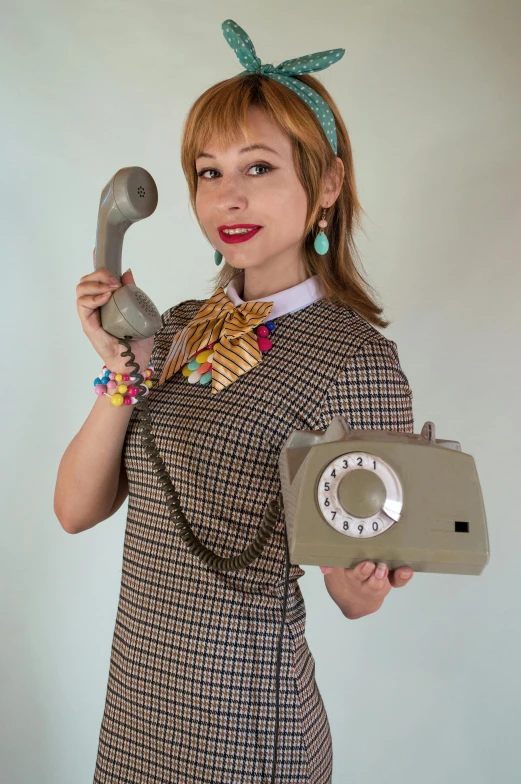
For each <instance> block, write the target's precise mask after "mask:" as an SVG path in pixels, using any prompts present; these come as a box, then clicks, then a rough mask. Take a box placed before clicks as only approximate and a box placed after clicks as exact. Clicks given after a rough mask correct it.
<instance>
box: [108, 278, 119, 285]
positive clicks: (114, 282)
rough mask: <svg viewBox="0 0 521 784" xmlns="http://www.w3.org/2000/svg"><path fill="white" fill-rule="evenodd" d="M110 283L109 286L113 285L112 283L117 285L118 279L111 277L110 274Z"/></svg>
mask: <svg viewBox="0 0 521 784" xmlns="http://www.w3.org/2000/svg"><path fill="white" fill-rule="evenodd" d="M110 285H111V286H114V285H116V286H119V280H116V278H113V277H112V276H111V277H110Z"/></svg>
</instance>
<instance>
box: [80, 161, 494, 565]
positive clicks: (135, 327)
mask: <svg viewBox="0 0 521 784" xmlns="http://www.w3.org/2000/svg"><path fill="white" fill-rule="evenodd" d="M157 201H158V196H157V187H156V184H155V182H154V179H153V178H152V176H151V175H150V174H149V173H148V172H147V171H146V170H145V169H142V168H141V167H139V166H131V167H128V168H124V169H120V170H119V171H118V172H117V173H116V174H115V175H114V176H113V177H112V178H111V179H110V180H109V182H108V183H107V184H106V186H105V187H104V189H103V191H102V193H101V199H100V205H99V213H98V225H97V231H96V253H95V267H96V269H100V268H105V269H108V270H110V272H111V273H112V275H114V277H115V278H117V279H118V280H120V278H121V252H122V245H123V237H124V234H125V232H126V230H127V229H128V227H129V226H130V225H132V224H133V223H135V222H137V221H139V220H142V219H143V218H147V217H149V216H150V215H151V214H152V213H153V212H154V210H155V208H156V206H157ZM101 324H102V327H103V329H104V330H105V331H106V332H108V333H109V334H111V335H114V336H115V337H118V338H119V339H120V342H121V343H122V345H124V346H125V347H126V348H127V352H125V353H123V354H122V356H130V358H131V359H130V361H129V362H127V365H128V366H129V367H133V368H134V372H135V374H136V376H137V377H138V379H139V378H141V379H143V377H142V376H141V375H140V374H139V365H137V363H135V362H134V361H133V359H134V355H133V354H132V351H131V348H130V344H129V342H128V341H129V340H131V339H136V338H145V337H150V336H151V335H153V334H154V333H155V332H156V331H157V330H158V329H159V327H160V326H161V316H160V314H159V311H158V310H157V308H156V307H155V305H154V304H153V302H152V301H151V300H150V299H149V298H148V297H147V295H146V294H145V293H144V292H143V291H141V289H139V288H138V287H137V286H135V285H133V284H128V285H126V286H121V287H120V288H119V289H117V290H116V291H115V292H114V293H113V294H112V296H111V298H110V300H109V301H108V302H107V303H106V304H105V305H103V306H102V307H101ZM138 383H139V382H138ZM142 390H143V392H142V393H141V394H140V395H138V399H139V402H138V403H137V408H138V410H139V414H140V420H141V423H142V433H143V442H144V445H145V447H146V449H147V451H148V453H149V456H150V458H151V459H152V461H153V463H154V466H155V468H156V470H157V471H158V476H159V481H160V482H161V484H162V486H163V487H164V489H165V493H166V498H167V503H168V505H169V508H170V513H171V518H172V521H173V522H174V524H175V525H176V526H177V528H178V530H179V533H180V535H181V536H182V537H183V539H184V541H185V543H186V544H187V547H188V548H189V549H190V550H191V551H192V552H193V553H194V554H196V555H198V556H199V557H200V558H201V560H203V562H205V563H206V564H207V565H208V566H209V567H210V568H215V569H219V570H223V571H234V570H236V569H241V568H244V567H246V566H248V565H249V564H250V563H252V562H253V561H254V560H255V559H256V558H257V557H258V556H259V555H260V553H261V552H262V550H263V549H264V546H265V545H266V542H267V541H268V539H269V537H270V536H271V533H272V531H273V528H274V525H275V523H276V520H277V515H278V511H279V508H280V506H279V502H278V500H274V501H272V502H271V503H270V504H269V505H268V508H267V510H266V512H265V518H264V521H263V523H262V525H261V527H260V529H259V533H258V535H257V537H256V539H255V540H254V541H253V542H252V543H251V544H250V546H249V547H248V548H247V549H246V550H245V551H244V553H242V554H241V555H239V556H233V557H231V558H220V557H219V556H218V555H216V554H215V553H212V552H211V551H210V550H208V549H207V548H206V547H205V546H204V545H203V544H202V542H200V540H198V539H197V537H196V536H195V534H193V532H192V530H191V528H190V525H189V523H188V521H187V520H186V518H185V517H184V514H183V512H182V509H181V507H180V505H179V499H178V496H177V494H176V492H175V489H174V487H173V485H172V483H171V480H170V477H169V475H168V472H167V471H166V468H165V466H164V464H163V462H162V459H161V457H160V455H159V453H158V452H157V449H156V447H155V445H154V444H153V437H152V426H151V421H150V416H149V412H148V405H147V401H146V399H145V395H146V387H142ZM279 471H280V479H281V489H282V498H283V506H284V510H285V519H286V536H287V547H288V548H289V560H290V561H291V563H293V564H302V565H305V564H315V565H322V566H343V567H348V568H351V567H353V566H355V565H356V564H357V563H360V562H361V561H364V560H370V561H375V562H376V561H378V562H383V563H385V564H387V566H388V567H389V569H390V570H393V569H395V568H398V567H400V566H408V567H410V568H411V569H412V570H413V571H416V572H437V573H444V574H447V573H451V574H469V575H479V574H481V573H482V571H483V569H484V567H485V565H486V564H487V563H488V561H489V542H488V532H487V522H486V517H485V508H484V505H483V498H482V494H481V488H480V484H479V479H478V475H477V471H476V466H475V463H474V459H473V457H472V456H471V455H469V454H466V453H465V452H462V451H461V446H460V444H459V442H457V441H447V440H441V439H436V437H435V427H434V424H433V423H432V422H426V423H425V424H424V426H423V428H422V431H421V434H410V433H402V432H397V431H389V430H352V429H351V428H350V426H349V424H348V422H347V420H346V419H345V417H343V416H340V417H334V418H333V419H332V420H331V423H330V425H329V427H328V428H327V430H326V431H325V432H323V431H313V430H309V431H307V430H300V431H294V432H292V433H291V434H290V435H289V437H288V438H287V440H286V442H285V444H284V447H283V449H282V452H281V454H280V458H279Z"/></svg>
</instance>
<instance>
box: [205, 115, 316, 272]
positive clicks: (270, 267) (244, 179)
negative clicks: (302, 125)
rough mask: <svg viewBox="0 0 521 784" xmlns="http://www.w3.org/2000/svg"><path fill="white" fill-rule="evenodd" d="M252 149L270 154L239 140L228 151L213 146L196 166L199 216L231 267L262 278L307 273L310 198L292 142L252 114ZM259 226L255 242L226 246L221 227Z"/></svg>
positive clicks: (209, 145) (262, 117)
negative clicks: (304, 246) (303, 250)
mask: <svg viewBox="0 0 521 784" xmlns="http://www.w3.org/2000/svg"><path fill="white" fill-rule="evenodd" d="M248 120H249V126H250V136H251V140H250V144H251V145H253V144H263V145H267V146H268V147H270V148H272V151H269V150H265V149H254V150H249V151H245V150H243V148H244V147H246V146H247V142H246V140H245V139H244V137H242V135H241V138H240V139H238V140H237V141H236V142H235V143H234V144H233V145H232V146H231V147H229V148H228V149H226V150H218V149H216V148H215V147H214V146H213V144H212V142H211V140H210V143H209V144H208V145H206V147H205V150H204V152H205V153H207V155H202V156H199V157H198V158H197V160H196V162H195V165H196V171H197V173H198V180H197V183H198V184H197V194H196V210H197V215H198V218H199V220H200V221H201V223H202V225H203V227H204V229H205V231H206V233H207V235H208V237H209V239H210V241H211V243H212V245H213V246H214V247H215V248H216V249H217V250H219V251H220V252H221V253H222V255H223V256H224V258H225V259H226V261H227V263H228V264H230V265H231V266H232V267H236V268H239V269H244V270H247V269H250V268H257V272H260V270H261V268H262V271H263V272H273V273H274V274H276V273H277V272H279V273H280V272H281V271H282V270H283V269H284V270H285V271H286V272H288V271H289V270H290V269H291V270H293V269H294V271H296V272H298V271H299V269H301V270H303V265H302V266H301V258H300V246H301V242H302V238H303V235H304V229H305V223H306V212H307V196H306V192H305V191H304V188H303V187H302V185H301V183H300V182H299V180H298V178H297V174H296V172H295V168H294V165H293V156H292V149H291V142H290V140H289V137H288V136H287V135H286V134H285V133H284V132H283V131H281V130H280V129H279V128H278V126H277V125H275V123H273V122H272V121H271V120H270V119H269V118H268V116H267V115H266V114H265V112H263V111H262V110H261V109H257V108H255V109H250V112H249V115H248ZM243 223H245V224H254V225H255V226H261V227H262V228H261V229H260V231H258V232H257V233H256V234H255V235H254V236H252V237H251V239H248V240H246V241H245V242H239V243H235V244H228V243H226V242H225V241H224V240H223V239H222V237H221V236H220V234H219V227H220V226H228V227H231V226H236V225H237V224H243Z"/></svg>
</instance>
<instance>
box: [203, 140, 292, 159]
mask: <svg viewBox="0 0 521 784" xmlns="http://www.w3.org/2000/svg"><path fill="white" fill-rule="evenodd" d="M252 150H267V151H268V152H272V153H274V154H275V155H278V156H279V158H280V157H281V155H280V153H278V152H277V150H273V149H272V148H271V147H268V145H267V144H251V145H250V146H249V147H243V148H242V150H239V153H243V152H251V151H252ZM199 158H215V155H210V153H209V152H202V153H201V154H200V155H198V156H197V158H196V161H198V160H199Z"/></svg>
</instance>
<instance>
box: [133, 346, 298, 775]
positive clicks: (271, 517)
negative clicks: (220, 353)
mask: <svg viewBox="0 0 521 784" xmlns="http://www.w3.org/2000/svg"><path fill="white" fill-rule="evenodd" d="M118 340H119V342H120V343H121V345H123V346H125V348H126V349H127V350H126V351H124V352H123V353H122V354H121V356H122V357H130V359H129V360H128V362H125V367H129V368H132V375H133V376H135V377H136V381H135V382H134V386H136V387H137V388H138V389H139V391H138V393H137V394H136V395H135V397H136V398H137V401H138V402H137V403H136V408H137V410H138V414H139V421H140V424H141V441H142V443H143V446H144V448H145V451H146V452H147V454H148V456H149V458H150V462H151V463H152V465H153V466H154V469H155V472H156V474H157V478H158V481H159V483H160V485H161V486H162V488H163V490H164V493H165V496H166V502H167V506H168V511H169V513H170V519H171V520H172V522H173V523H174V525H175V527H176V529H177V532H178V533H179V536H180V537H181V539H182V540H183V541H184V543H185V544H186V546H187V547H188V549H189V550H190V552H191V553H192V554H193V555H196V556H197V557H198V558H199V559H200V560H201V561H202V562H203V563H204V564H205V566H207V567H208V568H209V569H215V571H218V572H236V571H238V570H239V569H245V568H246V567H247V566H250V564H252V563H253V562H254V561H255V560H256V559H257V558H258V557H259V556H260V555H261V553H262V551H263V550H264V548H265V547H266V544H267V542H268V540H269V539H270V537H271V535H272V533H273V530H274V528H275V524H276V522H277V517H278V513H279V511H280V509H281V508H282V498H281V497H280V500H279V497H277V498H275V499H273V500H272V501H270V502H269V504H268V506H267V508H266V511H265V512H264V519H263V521H262V524H261V526H260V528H259V531H258V533H257V536H256V537H255V539H254V540H253V541H252V542H251V544H249V545H248V547H246V549H245V550H243V552H242V553H240V555H234V556H230V557H229V558H222V557H221V556H219V555H217V553H214V552H213V551H212V550H209V549H208V547H206V546H205V545H204V544H203V543H202V542H201V540H200V539H199V538H198V537H197V536H196V534H195V533H194V532H193V531H192V529H191V527H190V523H189V522H188V520H187V519H186V516H185V514H184V512H183V510H182V508H181V505H180V503H179V496H178V495H177V493H176V491H175V489H174V486H173V484H172V480H171V479H170V474H169V473H168V471H167V470H166V467H165V464H164V462H163V459H162V457H161V455H160V454H159V451H158V449H157V447H156V445H155V443H154V437H153V435H152V420H151V417H150V410H149V407H148V400H147V396H146V392H145V391H144V390H145V389H146V387H145V386H144V384H143V381H144V378H143V375H142V373H140V370H139V365H138V363H137V362H136V361H135V360H136V357H135V354H134V353H133V352H132V349H131V348H130V343H129V340H132V337H131V336H127V337H126V339H123V338H118ZM284 542H285V545H286V574H285V585H284V601H283V610H282V623H281V627H280V633H279V642H278V647H277V669H276V694H275V704H276V711H275V741H274V747H273V767H272V774H271V784H275V773H276V768H277V745H278V730H279V686H280V664H281V657H282V636H283V633H284V623H285V619H286V605H287V598H288V582H289V568H290V560H289V551H288V541H287V537H286V536H284Z"/></svg>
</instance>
